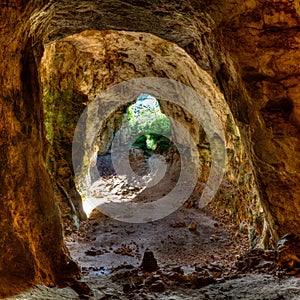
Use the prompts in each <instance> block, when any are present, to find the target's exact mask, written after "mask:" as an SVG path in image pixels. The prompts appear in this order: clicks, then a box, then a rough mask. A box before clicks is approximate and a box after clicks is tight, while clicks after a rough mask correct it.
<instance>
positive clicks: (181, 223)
mask: <svg viewBox="0 0 300 300" xmlns="http://www.w3.org/2000/svg"><path fill="white" fill-rule="evenodd" d="M171 227H173V228H181V227H186V224H185V222H174V223H172V224H171Z"/></svg>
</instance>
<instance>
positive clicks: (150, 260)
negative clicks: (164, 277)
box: [141, 249, 158, 272]
mask: <svg viewBox="0 0 300 300" xmlns="http://www.w3.org/2000/svg"><path fill="white" fill-rule="evenodd" d="M141 267H142V269H143V270H144V271H146V272H154V271H156V270H158V265H157V261H156V259H155V257H154V254H153V252H152V251H150V250H149V249H146V251H145V253H144V256H143V261H142V266H141Z"/></svg>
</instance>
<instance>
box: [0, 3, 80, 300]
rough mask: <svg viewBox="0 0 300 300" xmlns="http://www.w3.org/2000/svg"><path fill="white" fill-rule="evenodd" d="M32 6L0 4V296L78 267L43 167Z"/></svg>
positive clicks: (38, 52) (39, 51)
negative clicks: (64, 234)
mask: <svg viewBox="0 0 300 300" xmlns="http://www.w3.org/2000/svg"><path fill="white" fill-rule="evenodd" d="M33 10H34V7H30V8H28V9H26V5H25V3H24V1H16V2H13V1H6V5H5V4H1V9H0V24H1V25H0V44H1V47H0V58H1V68H0V84H1V91H0V118H1V122H0V144H1V158H0V159H1V171H0V182H1V185H0V198H1V201H0V231H1V235H0V249H1V250H0V251H1V255H0V297H3V296H5V295H7V294H11V293H15V292H17V291H19V290H20V289H21V288H24V281H25V282H27V283H33V282H40V281H42V282H45V284H48V285H55V284H56V283H57V282H58V281H59V280H60V279H61V278H63V277H64V276H66V275H69V274H71V273H72V272H74V271H75V272H77V271H78V270H77V269H76V267H75V268H74V269H73V270H72V269H70V268H69V266H71V265H70V264H68V263H69V262H70V261H71V259H70V257H69V254H68V251H67V249H66V247H65V246H64V243H63V240H62V227H61V220H60V214H59V210H58V207H57V204H56V202H55V201H54V193H53V188H52V182H51V179H50V177H49V174H48V173H47V171H46V169H45V153H46V149H47V143H46V140H45V131H44V125H43V110H42V103H41V101H40V100H41V97H40V96H41V94H40V92H41V90H40V80H39V75H38V62H37V61H38V59H39V58H40V57H41V55H42V48H39V47H38V45H35V44H34V42H33V40H32V38H31V37H30V36H28V34H27V33H28V32H29V31H30V24H29V17H30V15H31V14H32V13H33ZM35 59H37V61H36V60H35ZM68 273H69V274H68Z"/></svg>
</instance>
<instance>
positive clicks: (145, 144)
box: [127, 94, 172, 152]
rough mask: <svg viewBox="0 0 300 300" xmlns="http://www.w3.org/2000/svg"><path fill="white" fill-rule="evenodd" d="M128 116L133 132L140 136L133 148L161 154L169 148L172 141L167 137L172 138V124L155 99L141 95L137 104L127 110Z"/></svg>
mask: <svg viewBox="0 0 300 300" xmlns="http://www.w3.org/2000/svg"><path fill="white" fill-rule="evenodd" d="M127 116H128V122H129V126H130V129H131V132H133V134H134V135H137V136H139V137H138V138H137V139H136V141H135V142H134V143H133V146H135V147H139V148H142V149H145V150H146V149H151V150H153V151H154V150H157V151H160V152H161V151H162V152H163V151H166V150H167V149H168V148H169V146H170V141H169V139H168V138H166V137H170V136H171V132H172V128H171V123H170V120H169V119H168V117H167V116H166V115H164V114H163V113H162V112H161V110H160V107H159V104H158V102H157V100H156V99H155V98H154V97H152V96H150V95H147V94H141V95H140V96H139V97H138V99H137V101H136V103H134V104H133V105H131V106H129V107H128V108H127Z"/></svg>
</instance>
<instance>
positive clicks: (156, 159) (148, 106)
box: [80, 93, 180, 216]
mask: <svg viewBox="0 0 300 300" xmlns="http://www.w3.org/2000/svg"><path fill="white" fill-rule="evenodd" d="M124 110H125V113H123V114H117V116H118V118H120V119H118V120H116V119H114V118H115V117H114V116H112V119H114V121H113V122H112V123H114V124H116V123H119V124H120V122H121V121H122V124H120V125H119V127H121V129H122V130H120V132H121V133H120V134H119V135H118V141H117V142H115V143H117V148H114V149H113V150H112V141H113V140H114V139H115V137H116V136H115V135H116V132H117V131H118V130H119V129H118V128H114V130H113V131H110V132H111V136H109V135H108V134H107V133H106V131H107V130H108V129H109V128H111V127H105V128H104V132H102V133H100V134H99V138H98V139H99V141H100V144H102V147H101V145H98V146H96V148H97V149H99V150H98V151H97V152H96V153H95V161H94V162H92V164H91V166H90V171H89V172H88V176H90V177H91V186H89V191H86V190H80V194H81V195H82V198H83V208H84V210H85V212H86V214H87V215H88V216H89V215H90V214H91V212H92V210H93V209H94V208H95V209H97V206H99V205H100V206H101V204H102V203H105V202H110V201H116V202H123V201H136V202H137V201H143V202H151V201H154V200H156V199H159V198H160V197H161V196H163V195H166V194H167V193H168V192H169V191H170V190H171V188H173V187H174V184H175V183H176V182H177V179H178V176H179V172H180V170H179V168H178V167H179V166H180V162H179V161H178V159H179V155H178V152H177V151H176V147H174V144H173V142H172V141H171V140H172V125H171V122H170V120H169V118H168V117H167V116H166V115H165V114H163V113H162V112H161V109H160V105H159V102H158V101H157V99H156V98H155V97H153V96H151V95H149V94H145V93H143V94H141V95H139V96H138V97H137V99H136V101H135V102H134V103H133V104H131V105H129V106H128V107H127V108H126V109H124ZM109 123H110V122H109ZM102 136H104V139H106V144H105V142H104V141H103V138H102ZM128 141H129V142H130V148H129V151H128V156H129V162H130V167H131V168H132V171H133V172H134V173H135V174H136V175H137V176H140V177H141V180H143V181H144V182H147V181H148V182H149V181H150V180H153V177H156V178H155V182H154V183H152V184H151V187H150V188H146V187H145V186H140V185H139V184H137V181H134V180H130V178H128V177H127V174H125V173H124V174H123V173H120V172H116V170H115V168H114V163H113V160H112V155H111V152H112V151H114V152H115V157H117V158H119V157H121V156H122V155H124V153H123V152H122V150H123V148H124V147H126V143H128ZM103 143H104V145H103ZM103 146H104V147H103ZM103 148H104V149H107V150H106V151H105V152H104V153H103ZM101 150H102V151H101ZM120 150H121V151H120ZM116 152H120V153H116ZM175 153H176V154H177V155H175ZM125 155H126V153H125ZM176 159H177V162H176V164H175V162H174V160H176ZM175 165H176V166H177V168H174V166H175ZM163 172H165V175H164V174H163ZM87 195H88V196H87ZM100 210H101V208H100Z"/></svg>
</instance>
